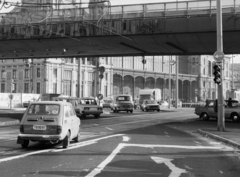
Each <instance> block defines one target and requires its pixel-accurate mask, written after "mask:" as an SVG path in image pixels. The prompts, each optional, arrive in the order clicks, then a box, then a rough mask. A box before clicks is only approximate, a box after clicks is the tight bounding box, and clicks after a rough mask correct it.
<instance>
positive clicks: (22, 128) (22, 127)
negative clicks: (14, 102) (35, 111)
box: [20, 125, 24, 133]
mask: <svg viewBox="0 0 240 177" xmlns="http://www.w3.org/2000/svg"><path fill="white" fill-rule="evenodd" d="M20 132H21V133H23V132H24V126H23V125H20Z"/></svg>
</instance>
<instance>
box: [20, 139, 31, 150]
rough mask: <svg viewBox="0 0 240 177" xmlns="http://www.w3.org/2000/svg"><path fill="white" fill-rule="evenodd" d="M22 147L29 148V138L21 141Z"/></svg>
mask: <svg viewBox="0 0 240 177" xmlns="http://www.w3.org/2000/svg"><path fill="white" fill-rule="evenodd" d="M21 145H22V148H27V147H28V145H29V140H23V142H22V143H21Z"/></svg>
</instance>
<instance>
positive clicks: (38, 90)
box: [37, 82, 41, 93]
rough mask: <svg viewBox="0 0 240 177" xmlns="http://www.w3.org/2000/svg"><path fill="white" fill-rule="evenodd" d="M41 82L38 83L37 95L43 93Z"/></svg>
mask: <svg viewBox="0 0 240 177" xmlns="http://www.w3.org/2000/svg"><path fill="white" fill-rule="evenodd" d="M40 86H41V85H40V82H38V83H37V93H41V87H40Z"/></svg>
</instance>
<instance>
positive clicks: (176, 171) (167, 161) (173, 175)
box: [151, 157, 187, 177]
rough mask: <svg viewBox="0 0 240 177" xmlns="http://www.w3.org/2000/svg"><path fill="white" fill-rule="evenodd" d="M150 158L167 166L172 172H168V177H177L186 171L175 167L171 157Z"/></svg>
mask: <svg viewBox="0 0 240 177" xmlns="http://www.w3.org/2000/svg"><path fill="white" fill-rule="evenodd" d="M151 159H152V160H154V161H155V162H156V163H157V164H161V163H164V164H165V165H167V166H168V168H169V169H170V170H172V172H171V173H170V175H169V177H179V176H181V174H182V173H187V171H186V170H185V169H181V168H178V167H176V166H175V165H174V164H173V163H172V162H171V161H173V159H166V158H161V157H151Z"/></svg>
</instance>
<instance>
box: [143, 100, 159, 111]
mask: <svg viewBox="0 0 240 177" xmlns="http://www.w3.org/2000/svg"><path fill="white" fill-rule="evenodd" d="M141 110H142V111H158V112H159V111H160V106H159V104H158V103H157V101H155V100H143V103H142V104H141Z"/></svg>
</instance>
